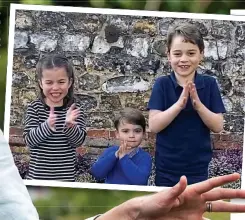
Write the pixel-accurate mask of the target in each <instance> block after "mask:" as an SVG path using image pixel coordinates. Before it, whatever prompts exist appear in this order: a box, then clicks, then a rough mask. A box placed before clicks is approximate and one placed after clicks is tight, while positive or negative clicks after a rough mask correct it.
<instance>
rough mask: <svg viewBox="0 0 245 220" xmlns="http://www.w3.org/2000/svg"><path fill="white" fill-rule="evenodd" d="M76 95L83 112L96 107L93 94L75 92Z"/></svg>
mask: <svg viewBox="0 0 245 220" xmlns="http://www.w3.org/2000/svg"><path fill="white" fill-rule="evenodd" d="M76 97H78V99H79V101H80V102H81V103H82V105H83V109H84V111H85V112H88V111H91V110H94V109H96V107H97V104H98V102H97V99H96V98H95V97H94V96H92V95H82V94H76Z"/></svg>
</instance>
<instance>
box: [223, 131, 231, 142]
mask: <svg viewBox="0 0 245 220" xmlns="http://www.w3.org/2000/svg"><path fill="white" fill-rule="evenodd" d="M220 140H221V141H231V140H232V135H231V134H230V133H228V134H221V135H220Z"/></svg>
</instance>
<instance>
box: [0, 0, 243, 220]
mask: <svg viewBox="0 0 245 220" xmlns="http://www.w3.org/2000/svg"><path fill="white" fill-rule="evenodd" d="M10 3H19V4H42V5H63V6H75V7H79V6H81V7H96V8H117V9H137V10H157V11H172V12H192V13H209V14H210V13H212V14H230V9H243V8H244V9H245V2H242V1H220V0H202V1H199V0H189V1H180V0H169V1H164V0H148V1H143V0H142V1H138V0H108V1H106V0H90V1H74V0H73V1H64V0H61V1H57V0H53V1H52V0H48V1H47V0H43V1H42V0H23V1H6V0H5V1H1V0H0V6H1V7H0V13H1V14H0V25H1V26H0V70H1V73H0V103H2V105H1V106H0V127H1V129H3V119H4V104H3V103H4V97H5V79H6V68H7V46H8V15H9V5H10ZM28 190H29V192H30V194H31V196H32V199H33V201H34V203H35V206H36V207H37V210H38V212H39V214H40V219H43V220H51V219H52V220H78V219H79V220H81V219H85V218H86V217H90V216H93V215H96V214H97V213H103V212H105V211H106V210H108V209H110V208H112V207H114V206H115V205H118V204H120V203H122V202H123V201H125V200H127V199H129V198H132V197H135V196H138V195H143V194H145V193H143V192H126V191H107V190H89V189H69V188H42V187H28ZM207 217H210V218H211V219H212V220H218V219H219V220H228V219H230V217H229V214H212V215H209V216H208V215H207Z"/></svg>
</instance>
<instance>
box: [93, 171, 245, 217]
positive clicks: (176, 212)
mask: <svg viewBox="0 0 245 220" xmlns="http://www.w3.org/2000/svg"><path fill="white" fill-rule="evenodd" d="M239 177H240V175H239V174H236V173H235V174H230V175H225V176H220V177H215V178H212V179H209V180H206V181H203V182H200V183H196V184H193V185H189V186H187V179H186V177H181V179H180V181H179V183H178V184H176V185H175V186H174V187H172V188H169V189H166V190H163V191H161V192H158V193H155V194H153V195H148V196H143V197H136V198H134V199H131V200H129V201H127V202H125V203H123V204H121V205H119V206H118V207H115V208H114V209H112V210H110V211H108V212H107V213H105V214H104V215H101V216H100V217H98V218H97V220H104V219H106V220H112V219H118V220H120V219H122V220H186V219H188V220H203V219H204V218H203V214H204V212H206V211H212V212H245V205H240V204H231V203H229V202H224V201H220V200H222V199H233V198H245V190H240V189H225V188H217V187H220V186H222V185H224V184H227V183H230V182H233V181H236V180H237V179H239ZM210 204H211V205H210ZM208 209H209V210H208Z"/></svg>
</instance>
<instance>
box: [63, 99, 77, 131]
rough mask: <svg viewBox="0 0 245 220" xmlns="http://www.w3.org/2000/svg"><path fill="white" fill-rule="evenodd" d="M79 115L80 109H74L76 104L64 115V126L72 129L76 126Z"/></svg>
mask: <svg viewBox="0 0 245 220" xmlns="http://www.w3.org/2000/svg"><path fill="white" fill-rule="evenodd" d="M79 114H80V109H79V108H76V104H75V103H74V104H72V105H71V107H70V108H69V109H68V111H67V113H66V120H65V124H66V126H67V127H68V128H70V127H73V126H74V125H76V124H77V122H76V119H77V118H78V116H79Z"/></svg>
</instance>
